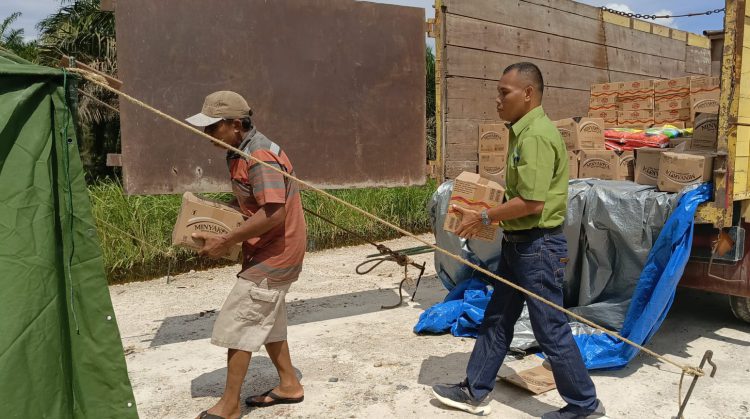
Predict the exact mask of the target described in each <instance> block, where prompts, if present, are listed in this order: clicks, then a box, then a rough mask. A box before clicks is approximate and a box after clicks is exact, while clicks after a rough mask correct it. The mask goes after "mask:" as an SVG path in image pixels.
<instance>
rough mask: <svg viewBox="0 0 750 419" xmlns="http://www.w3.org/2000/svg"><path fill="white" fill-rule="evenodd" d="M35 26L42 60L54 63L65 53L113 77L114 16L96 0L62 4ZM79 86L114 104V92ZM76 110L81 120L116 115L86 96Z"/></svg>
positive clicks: (115, 53) (94, 120) (92, 119)
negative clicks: (100, 6)
mask: <svg viewBox="0 0 750 419" xmlns="http://www.w3.org/2000/svg"><path fill="white" fill-rule="evenodd" d="M37 29H39V32H40V34H39V41H38V42H39V49H40V52H39V54H40V61H41V63H42V64H45V65H49V66H52V67H57V66H59V62H60V57H61V56H63V55H67V56H72V57H74V58H75V59H77V60H79V61H81V62H85V63H86V64H88V65H90V66H92V67H94V68H96V69H97V70H99V71H103V72H105V73H107V74H110V75H113V76H115V77H116V75H117V50H116V47H115V19H114V15H113V14H112V13H111V12H105V11H102V10H100V9H99V0H78V1H74V2H68V4H63V6H62V7H61V8H60V10H58V11H57V12H56V13H54V14H52V15H50V16H48V17H47V18H45V19H43V20H42V21H41V22H39V23H38V24H37ZM80 87H81V88H82V89H83V90H84V91H85V92H86V93H87V94H89V95H93V96H94V97H96V98H98V99H100V100H102V101H104V102H106V103H108V104H110V105H112V106H114V107H117V97H116V96H115V95H113V94H111V93H108V92H106V91H102V90H101V89H100V88H98V87H96V86H94V85H91V84H87V83H83V84H82V85H81V86H80ZM78 112H79V117H80V118H81V122H82V123H95V122H107V121H112V120H115V119H117V114H116V113H115V112H113V111H111V110H109V109H108V108H107V107H105V106H102V105H101V104H99V103H97V102H96V101H93V100H91V99H89V98H88V97H87V96H81V98H80V102H79V103H78Z"/></svg>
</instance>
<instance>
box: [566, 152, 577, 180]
mask: <svg viewBox="0 0 750 419" xmlns="http://www.w3.org/2000/svg"><path fill="white" fill-rule="evenodd" d="M568 173H569V176H568V178H569V179H578V153H576V152H575V151H568Z"/></svg>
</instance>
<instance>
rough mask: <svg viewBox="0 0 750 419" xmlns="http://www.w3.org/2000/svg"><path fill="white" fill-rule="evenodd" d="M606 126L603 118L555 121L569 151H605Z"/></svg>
mask: <svg viewBox="0 0 750 419" xmlns="http://www.w3.org/2000/svg"><path fill="white" fill-rule="evenodd" d="M604 124H605V122H604V120H603V119H601V118H566V119H561V120H559V121H555V126H556V127H557V130H558V131H559V132H560V136H562V138H563V141H565V147H566V148H567V149H568V151H576V150H604Z"/></svg>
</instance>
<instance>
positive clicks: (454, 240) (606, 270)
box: [427, 179, 680, 349]
mask: <svg viewBox="0 0 750 419" xmlns="http://www.w3.org/2000/svg"><path fill="white" fill-rule="evenodd" d="M452 186H453V182H452V181H447V182H445V183H443V184H442V185H440V187H439V188H438V190H437V191H436V192H435V194H434V195H433V197H432V199H431V200H430V203H429V204H428V208H427V209H428V212H429V213H430V217H431V221H432V225H433V231H434V233H435V239H436V241H437V244H438V246H440V247H443V248H445V249H447V250H449V251H451V252H453V253H455V254H459V255H461V256H462V257H464V258H466V259H468V260H469V261H471V262H474V263H476V264H477V265H479V266H482V267H484V268H486V269H488V270H489V271H491V272H494V271H496V270H497V266H498V263H499V261H500V259H499V255H500V248H501V241H502V235H501V234H500V235H498V238H497V239H496V240H495V241H494V242H486V241H481V240H469V241H467V240H463V239H460V238H458V237H457V236H455V235H454V234H452V233H447V232H445V231H444V230H443V229H442V225H443V221H444V219H445V214H446V211H447V209H448V204H449V200H450V194H451V189H452ZM679 198H680V195H679V194H671V193H665V192H658V191H656V190H655V189H654V188H653V187H651V186H644V185H637V184H634V183H632V182H620V181H601V180H593V179H576V180H571V182H570V186H569V198H568V214H567V217H566V219H565V229H564V232H565V236H566V237H567V239H568V253H569V257H570V262H569V264H568V267H567V271H566V273H565V290H564V292H565V307H567V308H570V309H571V310H572V311H573V312H575V313H577V314H580V315H582V316H583V317H585V318H587V319H589V320H591V321H593V322H595V323H598V324H600V325H602V326H605V327H607V328H610V329H615V330H619V329H620V328H621V327H622V322H623V320H624V318H625V314H626V313H627V310H628V305H629V303H630V298H631V296H632V294H633V291H634V290H635V287H636V284H637V282H638V278H639V276H640V273H641V270H642V269H643V266H644V264H645V262H646V258H647V256H648V253H649V250H650V249H651V247H652V245H653V243H654V242H655V241H656V238H657V237H658V235H659V232H660V231H661V228H662V226H663V225H664V223H665V222H666V220H667V218H668V217H669V215H670V213H671V212H672V210H673V208H674V207H675V206H676V205H677V202H678V201H679ZM435 269H436V270H437V274H438V277H439V278H440V280H441V281H442V282H443V284H444V285H445V287H446V288H448V289H451V288H453V286H454V285H455V284H458V283H459V282H461V281H464V280H467V279H470V278H482V277H483V276H484V275H483V274H481V273H479V272H476V273H475V272H473V270H472V269H471V268H469V267H468V266H466V265H463V264H461V263H459V262H457V261H455V260H453V259H450V258H448V257H446V256H444V255H442V254H440V253H436V254H435ZM586 329H587V327H583V326H581V327H578V326H577V327H574V332H575V333H576V334H577V333H583V332H584V331H585V330H586ZM515 332H516V333H515V337H514V340H513V347H516V348H522V349H524V348H528V347H529V346H531V345H532V344H533V343H534V341H533V333H531V325H530V323H529V321H528V315H527V312H526V310H525V309H524V313H523V315H522V317H521V319H520V320H519V322H518V324H516V328H515Z"/></svg>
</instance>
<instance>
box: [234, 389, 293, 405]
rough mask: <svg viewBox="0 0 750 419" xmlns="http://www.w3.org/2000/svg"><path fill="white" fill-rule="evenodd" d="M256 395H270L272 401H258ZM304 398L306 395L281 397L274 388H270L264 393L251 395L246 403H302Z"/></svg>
mask: <svg viewBox="0 0 750 419" xmlns="http://www.w3.org/2000/svg"><path fill="white" fill-rule="evenodd" d="M256 397H270V398H271V401H270V402H258V401H255V400H254V399H255V398H256ZM303 400H305V396H302V397H281V396H279V395H278V394H276V393H274V392H273V390H268V391H267V392H265V393H263V394H259V395H257V396H250V397H248V398H247V399H245V404H247V405H248V406H250V407H269V406H273V405H277V404H294V403H301V402H302V401H303Z"/></svg>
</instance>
